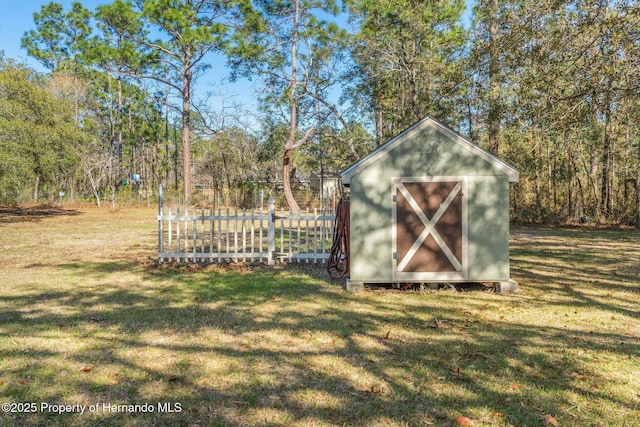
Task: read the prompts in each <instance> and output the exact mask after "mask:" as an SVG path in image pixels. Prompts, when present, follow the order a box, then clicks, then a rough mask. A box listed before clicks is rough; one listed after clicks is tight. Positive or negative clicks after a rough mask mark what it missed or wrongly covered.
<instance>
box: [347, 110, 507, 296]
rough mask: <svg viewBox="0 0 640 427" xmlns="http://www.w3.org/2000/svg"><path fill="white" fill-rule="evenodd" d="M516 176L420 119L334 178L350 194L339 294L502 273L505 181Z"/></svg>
mask: <svg viewBox="0 0 640 427" xmlns="http://www.w3.org/2000/svg"><path fill="white" fill-rule="evenodd" d="M518 176H519V172H518V170H516V169H515V168H513V167H512V166H510V165H508V164H507V163H505V162H504V161H502V160H500V159H499V158H497V157H496V156H494V155H493V154H491V153H489V152H487V151H485V150H483V149H482V148H480V147H479V146H477V145H475V144H473V143H472V142H471V141H469V140H468V139H466V138H464V137H463V136H461V135H460V134H458V133H456V132H454V131H453V130H451V129H449V128H448V127H446V126H445V125H443V124H442V123H440V122H439V121H437V120H435V119H433V118H431V117H426V118H424V119H422V120H420V121H419V122H417V123H416V124H414V125H413V126H411V127H410V128H409V129H407V130H405V131H404V132H402V133H401V134H399V135H397V136H396V137H394V138H393V139H391V140H390V141H388V142H387V143H386V144H384V145H382V146H380V147H379V148H378V149H376V150H375V151H373V152H372V153H371V154H369V155H368V156H366V157H364V158H363V159H361V160H360V161H358V162H357V163H355V164H353V165H352V166H350V167H349V168H347V169H345V170H344V171H343V172H342V173H341V177H342V183H343V185H344V186H347V187H349V188H350V200H351V201H350V215H349V217H350V239H349V240H350V260H349V261H350V271H349V279H348V281H347V288H348V289H358V288H361V287H362V286H363V284H364V283H410V282H413V283H423V282H424V283H428V282H436V283H442V282H493V283H498V284H499V285H500V286H501V287H502V288H501V290H502V291H506V290H512V291H515V290H517V283H515V282H513V281H512V280H510V277H509V183H510V182H517V181H518Z"/></svg>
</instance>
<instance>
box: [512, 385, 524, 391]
mask: <svg viewBox="0 0 640 427" xmlns="http://www.w3.org/2000/svg"><path fill="white" fill-rule="evenodd" d="M521 388H522V384H511V390H520V389H521Z"/></svg>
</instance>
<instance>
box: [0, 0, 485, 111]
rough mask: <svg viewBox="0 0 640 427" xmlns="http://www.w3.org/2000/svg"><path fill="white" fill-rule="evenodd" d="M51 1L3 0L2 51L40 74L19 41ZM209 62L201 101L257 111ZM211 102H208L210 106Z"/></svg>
mask: <svg viewBox="0 0 640 427" xmlns="http://www.w3.org/2000/svg"><path fill="white" fill-rule="evenodd" d="M55 1H56V2H57V3H60V4H61V5H62V7H63V10H64V11H68V10H70V9H71V3H72V2H73V1H74V0H55ZM76 1H77V0H76ZM50 2H51V0H0V10H1V12H0V50H3V51H4V53H5V56H6V57H7V58H11V59H14V60H16V61H18V62H21V63H26V65H28V66H30V67H31V68H34V69H35V70H38V71H42V72H44V71H47V70H45V69H44V67H43V66H42V65H41V64H40V63H39V62H38V61H36V60H35V59H33V58H31V57H30V56H29V55H28V54H27V52H26V51H25V50H23V49H21V48H20V40H21V39H22V36H23V35H24V33H25V32H26V31H29V30H32V29H35V24H34V22H33V13H34V12H39V11H40V9H41V8H42V6H43V5H45V4H48V3H50ZM80 2H81V3H82V4H83V5H84V6H85V7H86V8H87V9H89V10H92V11H93V10H95V9H96V7H97V6H99V5H101V4H107V3H110V2H111V0H80ZM474 3H475V0H467V12H466V14H465V15H466V17H465V18H463V19H464V20H465V21H467V22H468V19H469V10H470V7H471V6H472V5H473V4H474ZM210 63H211V65H212V67H211V69H210V70H209V71H208V72H207V73H206V74H205V75H203V76H202V77H201V78H200V79H199V80H198V81H197V82H196V88H197V89H196V96H197V97H199V98H201V99H202V98H204V97H207V94H208V93H212V94H213V97H212V98H209V99H210V100H211V99H213V103H214V104H217V105H211V106H210V107H213V108H214V109H216V110H218V111H219V110H220V109H221V108H222V107H223V105H224V106H225V108H226V107H228V106H230V105H233V104H241V105H242V106H243V107H244V108H245V109H247V110H251V111H255V110H257V93H258V87H257V85H256V84H255V83H252V82H250V81H248V80H246V79H242V80H240V81H238V82H236V83H231V82H229V81H228V74H229V73H228V70H227V69H226V67H225V59H224V57H222V56H216V57H214V58H212V60H211V61H210ZM207 98H208V97H207ZM211 102H212V101H208V103H211Z"/></svg>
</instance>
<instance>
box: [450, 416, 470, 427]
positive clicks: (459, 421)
mask: <svg viewBox="0 0 640 427" xmlns="http://www.w3.org/2000/svg"><path fill="white" fill-rule="evenodd" d="M453 422H454V423H455V425H457V426H462V427H469V426H472V425H473V421H471V420H470V419H469V418H467V417H464V416H462V415H458V416H457V417H455V418H454V419H453Z"/></svg>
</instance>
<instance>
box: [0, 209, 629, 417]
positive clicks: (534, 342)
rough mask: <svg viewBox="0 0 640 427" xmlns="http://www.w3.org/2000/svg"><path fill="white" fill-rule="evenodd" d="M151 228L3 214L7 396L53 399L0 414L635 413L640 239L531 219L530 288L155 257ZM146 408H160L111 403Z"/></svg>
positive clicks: (122, 217)
mask: <svg viewBox="0 0 640 427" xmlns="http://www.w3.org/2000/svg"><path fill="white" fill-rule="evenodd" d="M155 227H156V224H155V211H154V210H153V209H122V210H119V211H117V212H111V211H109V210H108V209H107V210H105V209H96V208H77V209H65V210H57V209H51V210H48V209H47V208H45V207H41V208H39V209H35V210H32V211H31V212H26V211H24V210H12V209H6V208H5V209H3V208H0V249H1V250H2V256H1V257H0V283H2V286H1V287H0V403H8V402H11V403H15V404H17V403H30V402H32V403H35V404H36V407H37V410H38V411H37V412H36V413H25V412H24V411H23V412H22V413H7V412H4V413H0V424H1V425H7V426H9V425H65V426H75V425H78V426H80V425H82V426H84V425H132V426H147V425H149V426H151V425H185V426H196V425H198V426H204V425H220V426H244V425H250V426H255V425H258V426H259V425H265V426H266V425H268V426H324V425H332V426H333V425H336V426H338V425H339V426H341V425H354V426H356V425H358V426H359V425H368V426H376V425H378V426H423V425H436V426H451V425H454V424H453V423H454V419H455V418H456V417H457V416H459V415H463V416H465V417H468V418H469V419H470V420H471V421H472V422H473V425H475V426H510V425H511V426H541V425H545V423H547V424H548V423H549V422H551V421H552V420H551V418H550V417H553V419H554V420H556V421H557V422H558V423H559V425H562V426H620V427H622V426H625V427H626V426H631V425H638V424H640V406H638V402H639V401H640V395H639V394H638V393H639V391H638V390H640V365H639V363H638V362H639V357H640V350H639V349H640V326H639V325H640V322H639V321H638V320H639V319H638V317H639V315H638V307H639V304H640V283H639V281H638V277H639V273H640V251H639V249H638V247H639V246H640V235H639V234H638V233H637V232H635V231H598V230H555V229H519V230H517V231H516V232H514V233H513V236H512V237H513V241H512V270H513V277H514V278H515V279H516V280H518V281H519V282H520V289H521V293H520V294H519V295H516V296H501V295H497V294H494V293H490V292H480V291H475V292H464V293H462V292H450V291H440V292H438V291H429V292H394V291H368V292H363V293H359V294H349V293H346V292H343V291H342V290H341V288H340V286H338V285H336V284H333V283H331V282H330V281H328V280H327V279H326V278H325V277H326V276H325V275H324V273H323V271H322V270H314V269H310V268H292V267H287V268H284V267H278V268H272V269H269V268H266V267H258V268H236V269H221V268H216V267H207V268H196V267H189V266H181V267H175V266H162V267H156V266H155V265H154V264H153V263H152V262H151V261H150V260H149V257H151V258H153V256H154V252H155V251H156V247H155V239H156V233H157V232H156V228H155ZM45 403H46V404H52V405H53V404H65V405H74V404H76V405H85V407H86V409H85V413H84V414H78V413H74V414H63V415H55V414H53V413H45V412H42V408H43V407H42V405H43V404H45ZM96 404H98V410H96V411H94V412H89V405H96ZM134 404H138V405H143V404H147V405H152V407H153V408H154V412H152V413H149V412H147V413H145V412H142V410H144V409H146V410H147V411H148V408H149V406H147V407H142V406H139V407H137V408H127V407H122V406H121V407H117V409H118V410H119V412H118V411H116V406H115V405H134ZM158 405H160V406H158ZM12 409H18V408H17V405H14V407H13V408H12ZM22 409H24V408H22ZM126 409H133V410H136V412H135V413H127V412H123V411H124V410H126ZM168 409H172V410H173V412H168ZM545 416H546V418H545ZM545 420H546V421H545ZM550 420H551V421H550ZM549 425H551V424H549Z"/></svg>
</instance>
